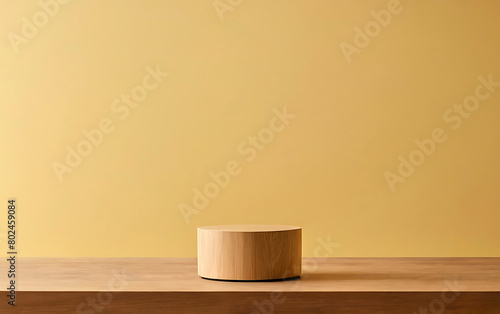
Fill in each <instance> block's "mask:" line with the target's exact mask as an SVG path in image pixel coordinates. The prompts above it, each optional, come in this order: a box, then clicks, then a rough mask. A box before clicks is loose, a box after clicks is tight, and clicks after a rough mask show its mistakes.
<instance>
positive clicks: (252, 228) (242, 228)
mask: <svg viewBox="0 0 500 314" xmlns="http://www.w3.org/2000/svg"><path fill="white" fill-rule="evenodd" d="M198 229H202V230H210V231H227V232H277V231H290V230H300V229H302V228H301V227H295V226H287V225H219V226H204V227H198Z"/></svg>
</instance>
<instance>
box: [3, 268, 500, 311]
mask: <svg viewBox="0 0 500 314" xmlns="http://www.w3.org/2000/svg"><path fill="white" fill-rule="evenodd" d="M17 268H18V277H17V303H18V306H16V309H17V310H18V311H19V310H21V309H23V313H28V312H31V311H33V313H35V312H36V313H56V312H57V313H59V312H60V313H67V312H75V311H76V312H77V313H98V312H99V313H115V312H120V313H140V312H144V313H160V312H161V313H170V312H171V313H199V312H200V311H201V312H203V313H414V312H415V313H420V312H419V309H420V308H422V309H424V310H425V309H427V313H434V312H436V311H438V310H440V308H441V307H443V306H444V308H443V311H440V312H439V311H438V312H439V313H500V258H305V259H303V270H302V277H301V278H300V279H297V280H288V281H275V282H224V281H214V280H206V279H202V278H200V277H199V276H198V275H197V265H196V259H194V258H20V259H19V260H18V262H17ZM0 273H3V274H6V273H7V264H6V263H2V264H1V267H0ZM2 286H3V287H4V288H3V289H6V285H5V284H3V285H2ZM88 298H94V299H96V302H97V305H89V303H86V302H88V301H87V299H88ZM3 299H4V301H2V304H1V305H0V312H2V313H3V311H2V310H1V309H4V308H6V309H8V310H12V307H6V306H7V305H6V303H7V298H3ZM109 299H111V301H110V302H108V300H109ZM99 302H100V303H99ZM82 304H83V305H82ZM92 306H95V307H92ZM433 307H434V312H433V311H432V308H433ZM332 311H333V312H332ZM422 313H426V312H425V311H424V312H422Z"/></svg>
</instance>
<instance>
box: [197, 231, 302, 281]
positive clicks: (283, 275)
mask: <svg viewBox="0 0 500 314" xmlns="http://www.w3.org/2000/svg"><path fill="white" fill-rule="evenodd" d="M301 261H302V228H300V227H294V226H281V225H228V226H208V227H199V228H198V275H200V276H201V277H202V278H206V279H219V280H236V281H258V280H280V279H287V278H294V277H299V276H300V273H301Z"/></svg>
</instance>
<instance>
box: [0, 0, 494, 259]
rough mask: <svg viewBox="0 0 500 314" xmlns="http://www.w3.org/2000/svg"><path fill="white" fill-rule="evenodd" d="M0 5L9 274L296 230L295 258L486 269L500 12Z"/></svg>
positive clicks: (0, 186) (1, 224)
mask: <svg viewBox="0 0 500 314" xmlns="http://www.w3.org/2000/svg"><path fill="white" fill-rule="evenodd" d="M43 3H45V2H43ZM47 3H49V4H50V3H53V1H48V2H47ZM231 3H232V4H231ZM1 4H2V10H1V12H0V18H1V21H2V23H1V25H0V35H2V34H3V35H2V36H4V37H3V38H4V39H3V40H2V41H1V42H0V45H1V47H0V95H1V104H0V108H1V114H0V128H1V131H2V137H1V147H2V149H1V150H0V151H1V153H0V154H1V164H0V170H1V178H2V180H1V181H0V196H1V197H0V199H1V200H4V201H5V210H4V211H2V212H3V213H4V214H1V215H0V232H2V234H5V231H6V208H7V202H6V201H7V198H9V197H15V198H17V203H18V213H19V214H18V233H19V252H20V254H21V256H23V255H24V256H195V255H196V242H195V241H196V227H197V226H203V225H213V224H238V223H262V224H291V225H298V226H302V227H303V228H304V232H303V237H304V238H303V244H304V245H303V247H304V256H314V255H316V256H318V255H326V254H329V255H332V256H500V227H499V220H500V213H499V209H500V193H499V187H500V177H499V173H500V165H499V160H500V146H499V143H500V125H499V122H498V121H499V116H500V106H499V102H500V86H494V85H495V84H494V83H493V84H488V83H484V81H485V80H486V81H487V80H488V79H489V78H488V77H489V76H490V75H491V80H493V81H497V82H500V44H499V41H498V39H499V38H500V37H499V35H500V19H499V18H498V12H499V9H500V4H499V3H497V2H495V1H467V2H466V1H461V2H456V1H439V2H437V1H402V2H401V3H398V2H393V1H386V0H384V1H306V0H301V1H297V0H295V1H293V0H275V1H262V0H252V1H241V2H238V1H237V0H233V1H229V0H221V1H219V2H215V4H216V7H214V4H213V2H212V1H211V0H203V1H201V0H200V1H151V0H149V1H138V0H134V1H118V0H114V1H78V0H73V1H69V3H67V4H59V5H58V6H57V7H56V6H54V5H52V6H50V5H49V6H48V7H47V10H48V11H49V12H51V15H52V16H49V15H48V14H46V13H43V12H44V11H42V8H41V7H40V5H39V4H38V2H36V1H6V0H4V1H1ZM372 10H373V11H375V12H379V11H380V10H385V11H383V12H382V13H377V14H375V16H377V18H376V17H375V16H374V15H372V14H371V13H370V12H371V11H372ZM384 12H385V13H384ZM387 12H389V13H387ZM389 16H390V17H389ZM23 18H26V20H23ZM33 19H35V23H36V24H38V25H39V26H36V25H34V26H32V25H30V24H29V23H32V22H26V21H33ZM377 19H378V20H379V21H380V22H376V21H377ZM389 19H390V21H389ZM27 23H28V24H27ZM380 23H382V24H384V25H382V26H381V24H380ZM355 28H359V29H360V30H361V31H362V32H363V34H360V32H359V31H358V30H356V29H355ZM365 28H366V30H365ZM366 32H368V33H370V34H371V35H372V36H373V37H369V35H366ZM365 36H368V37H365ZM155 71H156V74H154V73H155ZM166 72H168V73H169V74H168V75H167V74H165V73H166ZM152 73H153V74H152ZM131 93H132V94H133V95H134V96H135V99H138V101H134V98H133V97H132V98H131V100H129V103H128V104H127V103H126V102H127V100H126V99H125V98H121V95H122V94H125V95H128V94H131ZM142 98H144V99H142ZM464 101H465V106H463V105H462V104H463V103H464ZM454 104H457V107H454ZM458 105H460V106H462V107H458ZM464 108H468V109H464ZM283 110H286V111H287V112H288V115H289V117H288V118H286V117H283V116H284V115H285V114H284V113H283ZM466 116H467V118H465V117H466ZM86 131H88V132H89V134H90V135H87V136H90V137H91V138H92V139H93V141H94V144H92V143H91V142H90V141H87V140H86V138H87V136H86V135H84V133H85V132H86ZM249 136H256V137H257V140H256V141H257V142H256V143H254V142H253V141H252V139H251V138H250V139H249ZM426 139H430V140H426ZM416 140H421V141H423V142H420V144H416V142H415V141H416ZM263 142H265V143H263ZM418 145H420V146H422V147H423V148H421V149H420V152H419V151H415V150H417V149H419V146H418ZM68 147H69V149H70V150H76V151H77V153H78V151H79V152H80V154H83V155H85V154H87V156H83V157H82V156H80V157H81V160H79V158H78V157H76V156H70V157H68V156H67V155H68V154H69V155H71V154H70V153H68V150H67V149H68ZM422 151H424V152H422ZM399 156H402V157H401V158H403V159H404V160H405V161H404V162H403V161H401V159H400V157H399ZM409 160H410V161H409ZM407 162H408V163H410V162H413V163H416V164H420V165H418V166H413V165H411V164H407ZM398 168H400V169H399V170H398ZM413 168H414V169H413ZM221 171H224V172H221ZM211 172H213V173H217V174H218V175H219V176H220V177H219V179H218V181H219V183H218V185H216V184H217V182H216V181H217V180H215V179H213V177H214V175H213V173H212V176H211V175H210V174H211ZM195 189H198V190H199V191H202V192H201V193H204V194H206V193H208V194H209V195H208V196H210V197H212V198H207V199H204V197H207V196H206V195H205V196H199V195H198V197H196V198H195V199H194V201H195V202H194V204H193V198H194V197H195V195H196V194H195V192H193V191H195ZM217 189H218V191H217ZM203 191H205V192H203ZM181 204H184V205H181ZM179 208H184V211H183V212H184V216H183V215H182V214H181V210H180V209H179ZM1 241H2V243H4V242H5V236H4V237H3V238H2V239H1ZM328 242H330V245H328ZM2 247H4V244H2ZM2 251H5V250H2Z"/></svg>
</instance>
